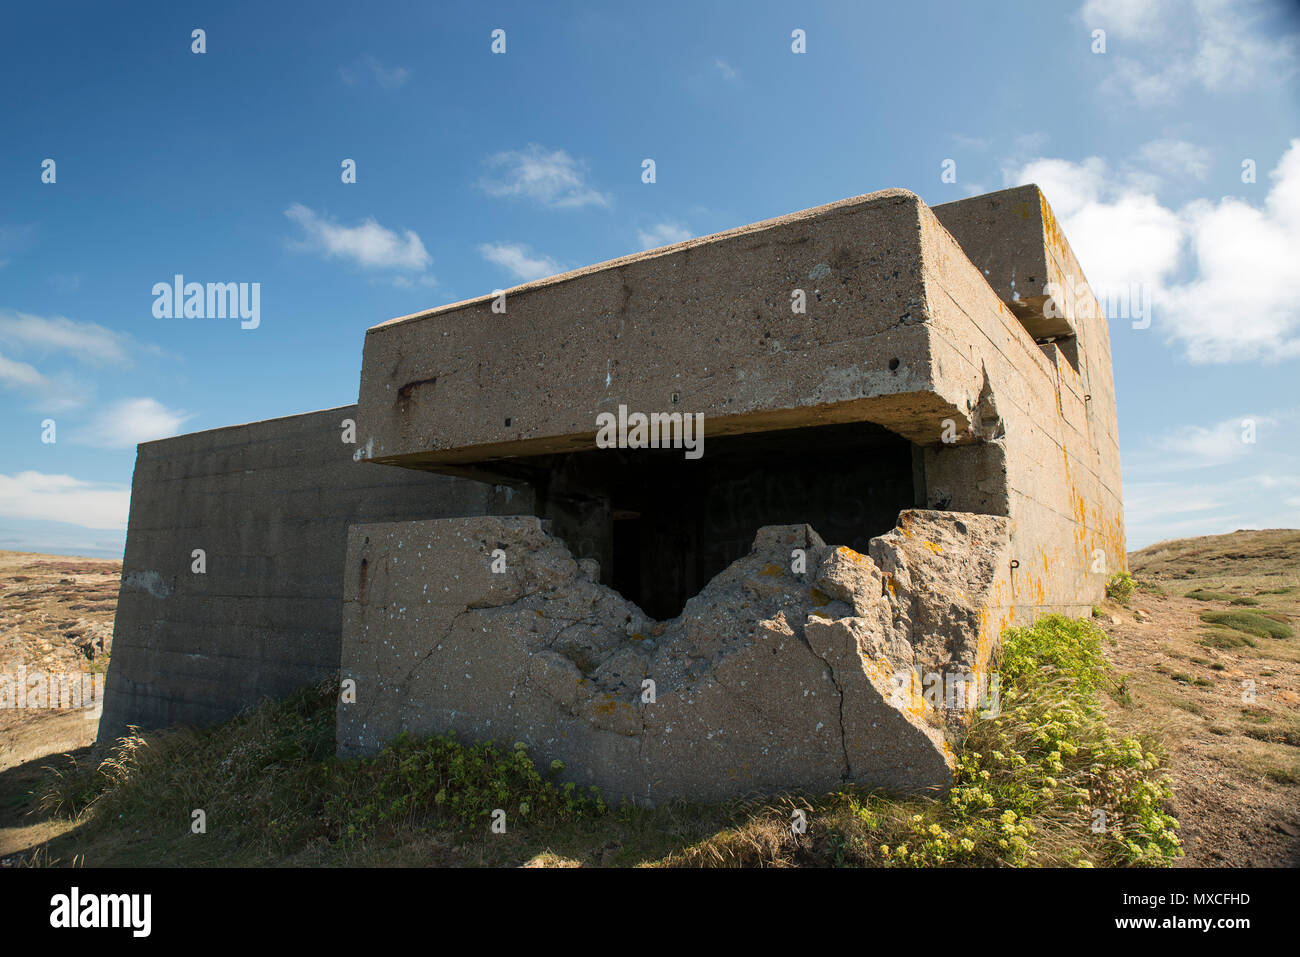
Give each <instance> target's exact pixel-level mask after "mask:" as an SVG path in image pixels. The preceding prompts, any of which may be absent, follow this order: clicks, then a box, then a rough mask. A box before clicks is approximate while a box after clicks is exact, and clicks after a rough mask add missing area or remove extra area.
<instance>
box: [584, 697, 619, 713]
mask: <svg viewBox="0 0 1300 957" xmlns="http://www.w3.org/2000/svg"><path fill="white" fill-rule="evenodd" d="M618 704H619V703H618V701H616V700H615V699H614V697H613V696H612V695H607V694H606V695H601V696H600V699H599V700H598V701H597V702H596V703H595V704H593V705H592V706H591V710H592V711H594V712H596V714H598V715H600V716H601V717H605V718H608V717H609V716H610V715H612V714H613V713H614V712H615V711H617V710H618Z"/></svg>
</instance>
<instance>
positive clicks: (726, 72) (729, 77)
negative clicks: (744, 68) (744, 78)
mask: <svg viewBox="0 0 1300 957" xmlns="http://www.w3.org/2000/svg"><path fill="white" fill-rule="evenodd" d="M713 68H714V69H715V70H717V71H718V72H719V73H721V74H722V78H723V79H724V80H726V81H727V82H729V83H735V82H736V81H737V80H738V79H740V74H739V73H737V72H736V68H735V67H733V66H732V65H731V64H730V63H728V62H727V61H726V60H723V59H717V60H714V61H713Z"/></svg>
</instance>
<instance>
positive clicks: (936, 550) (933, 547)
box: [925, 541, 943, 555]
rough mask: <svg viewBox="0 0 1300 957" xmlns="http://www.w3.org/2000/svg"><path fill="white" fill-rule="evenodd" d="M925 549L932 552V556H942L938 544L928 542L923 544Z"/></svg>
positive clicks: (940, 547)
mask: <svg viewBox="0 0 1300 957" xmlns="http://www.w3.org/2000/svg"><path fill="white" fill-rule="evenodd" d="M925 547H926V548H928V549H929V550H930V551H932V552H933V553H934V554H936V555H942V554H943V546H942V545H940V544H938V543H937V542H929V541H927V542H926V543H925Z"/></svg>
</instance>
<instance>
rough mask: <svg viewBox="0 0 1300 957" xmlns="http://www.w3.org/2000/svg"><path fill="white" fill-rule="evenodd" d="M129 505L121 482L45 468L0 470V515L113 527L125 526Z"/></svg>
mask: <svg viewBox="0 0 1300 957" xmlns="http://www.w3.org/2000/svg"><path fill="white" fill-rule="evenodd" d="M130 507H131V489H130V488H129V487H127V486H125V485H118V484H113V483H108V482H87V481H83V480H81V479H77V478H73V477H72V476H71V475H52V474H49V473H46V472H18V473H17V474H15V475H3V474H0V515H3V516H5V517H6V518H18V519H37V520H45V521H51V522H67V523H69V524H72V525H80V526H82V527H83V528H96V529H114V530H117V529H123V528H126V519H127V514H128V512H129V511H130Z"/></svg>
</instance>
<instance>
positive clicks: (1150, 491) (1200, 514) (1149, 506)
mask: <svg viewBox="0 0 1300 957" xmlns="http://www.w3.org/2000/svg"><path fill="white" fill-rule="evenodd" d="M1274 481H1275V478H1274V477H1273V476H1270V475H1268V474H1256V475H1245V476H1241V477H1238V478H1232V479H1226V480H1224V481H1220V482H1196V483H1191V482H1184V481H1179V482H1173V481H1158V482H1129V481H1126V482H1125V483H1124V525H1125V534H1126V536H1127V538H1128V547H1129V548H1130V549H1137V548H1144V547H1146V546H1147V545H1150V544H1152V543H1153V542H1159V541H1166V540H1168V539H1170V538H1180V537H1184V536H1189V535H1218V534H1222V533H1224V532H1231V531H1235V530H1236V529H1239V528H1281V527H1294V526H1295V525H1297V524H1300V507H1297V506H1298V505H1300V499H1294V500H1293V499H1278V498H1277V497H1275V495H1273V494H1267V493H1268V490H1269V488H1270V485H1271V483H1273V482H1274Z"/></svg>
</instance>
